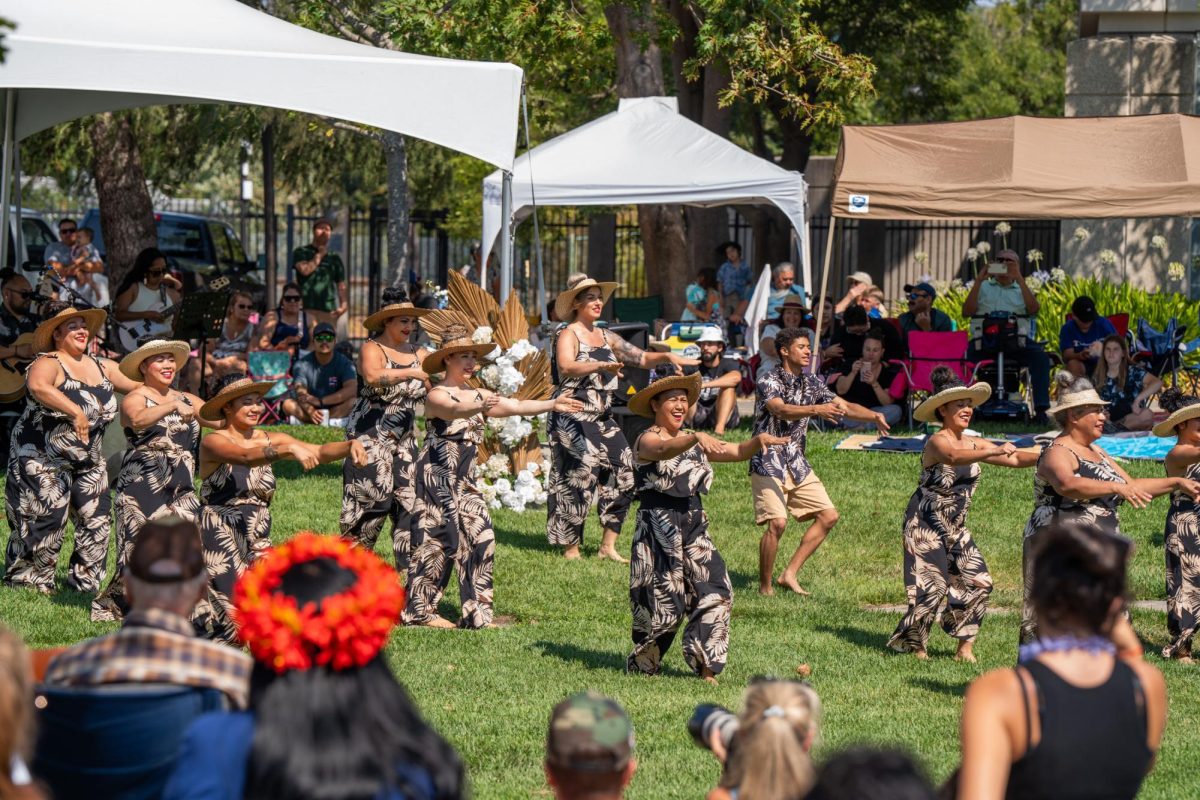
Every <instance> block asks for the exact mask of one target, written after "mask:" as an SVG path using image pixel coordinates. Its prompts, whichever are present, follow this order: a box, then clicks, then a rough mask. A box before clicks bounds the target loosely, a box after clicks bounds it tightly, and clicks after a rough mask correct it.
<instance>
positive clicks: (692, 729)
mask: <svg viewBox="0 0 1200 800" xmlns="http://www.w3.org/2000/svg"><path fill="white" fill-rule="evenodd" d="M687 728H688V733H690V734H691V735H692V739H694V740H695V742H696V744H698V745H700V746H701V747H703V748H704V749H706V750H709V749H711V746H710V742H712V736H713V734H714V733H716V734H717V736H718V737H719V738H720V740H721V742H722V743H723V744H724V745H725V749H726V750H729V746H730V743H731V742H732V741H733V735H734V734H735V733H737V729H738V718H737V715H736V714H734V713H733V712H732V711H730V710H729V709H727V708H724V707H723V706H718V705H714V704H712V703H701V704H700V705H698V706H696V710H695V711H693V712H692V716H691V718H689V719H688V722H687Z"/></svg>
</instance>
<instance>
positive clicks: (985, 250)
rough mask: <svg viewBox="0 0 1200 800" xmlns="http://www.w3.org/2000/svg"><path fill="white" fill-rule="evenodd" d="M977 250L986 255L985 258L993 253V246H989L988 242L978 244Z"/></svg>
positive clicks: (976, 244)
mask: <svg viewBox="0 0 1200 800" xmlns="http://www.w3.org/2000/svg"><path fill="white" fill-rule="evenodd" d="M975 249H976V250H978V251H979V252H980V253H981V254H982V255H985V256H986V255H987V254H988V253H990V252H992V246H991V245H990V244H988V243H987V242H976V243H975Z"/></svg>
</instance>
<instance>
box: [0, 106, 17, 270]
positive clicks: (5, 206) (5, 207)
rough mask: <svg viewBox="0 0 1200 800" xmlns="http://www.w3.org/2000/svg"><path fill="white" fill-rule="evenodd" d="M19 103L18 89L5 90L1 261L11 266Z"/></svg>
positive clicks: (0, 186)
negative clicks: (13, 193) (16, 120)
mask: <svg viewBox="0 0 1200 800" xmlns="http://www.w3.org/2000/svg"><path fill="white" fill-rule="evenodd" d="M16 104H17V91H16V89H5V90H4V148H3V152H2V153H0V158H2V159H3V160H4V163H3V164H0V262H2V263H4V266H6V267H11V266H14V265H13V264H9V263H7V260H8V239H9V225H11V224H12V223H11V220H10V216H11V215H10V214H9V206H10V205H11V198H12V162H13V145H14V143H15V141H16V135H15V132H14V131H13V125H14V124H15V120H14V117H15V112H16Z"/></svg>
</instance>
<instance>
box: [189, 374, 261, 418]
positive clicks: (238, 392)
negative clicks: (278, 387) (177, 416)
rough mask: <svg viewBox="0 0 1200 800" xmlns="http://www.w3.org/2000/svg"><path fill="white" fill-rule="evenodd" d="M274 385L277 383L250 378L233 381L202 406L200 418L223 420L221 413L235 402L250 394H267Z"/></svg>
mask: <svg viewBox="0 0 1200 800" xmlns="http://www.w3.org/2000/svg"><path fill="white" fill-rule="evenodd" d="M274 385H275V381H255V380H251V379H250V378H242V379H241V380H240V381H233V382H232V383H230V384H229V385H228V386H226V387H225V388H224V389H222V390H221V391H219V392H217V394H216V396H214V397H213V398H212V399H211V400H209V401H208V402H207V403H205V404H204V405H202V406H200V416H201V417H203V418H204V419H207V420H218V419H220V418H221V411H222V410H224V408H225V406H227V405H229V404H230V403H232V402H233V401H234V400H237V399H238V398H239V397H242V396H244V395H248V394H266V393H267V392H269V391H270V390H271V387H273V386H274Z"/></svg>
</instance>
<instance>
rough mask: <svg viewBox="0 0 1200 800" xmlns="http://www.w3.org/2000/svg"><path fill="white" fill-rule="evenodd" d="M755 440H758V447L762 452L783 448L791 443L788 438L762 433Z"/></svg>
mask: <svg viewBox="0 0 1200 800" xmlns="http://www.w3.org/2000/svg"><path fill="white" fill-rule="evenodd" d="M754 438H755V439H757V440H758V446H759V448H760V449H762V450H766V449H767V448H768V447H783V446H784V445H785V444H787V443H788V442H790V441H791V438H790V437H788V436H772V435H771V434H769V433H760V434H759V435H758V436H755V437H754Z"/></svg>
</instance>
